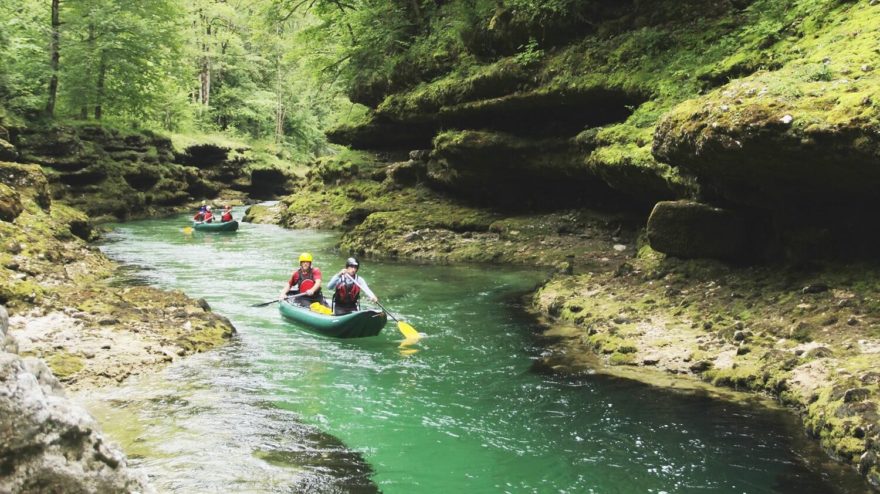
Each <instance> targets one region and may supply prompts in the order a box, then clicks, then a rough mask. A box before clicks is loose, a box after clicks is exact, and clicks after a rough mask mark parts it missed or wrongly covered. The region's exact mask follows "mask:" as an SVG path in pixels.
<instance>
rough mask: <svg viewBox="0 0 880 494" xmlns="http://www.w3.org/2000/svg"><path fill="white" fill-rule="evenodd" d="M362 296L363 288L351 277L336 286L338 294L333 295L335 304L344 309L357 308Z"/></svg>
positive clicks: (345, 278)
mask: <svg viewBox="0 0 880 494" xmlns="http://www.w3.org/2000/svg"><path fill="white" fill-rule="evenodd" d="M360 296H361V287H360V286H358V284H357V283H355V281H354V279H353V278H351V277H348V276H346V277H344V278H343V279H342V281H340V283H339V284H338V285H336V293H334V294H333V303H334V304H336V305H341V306H343V307H356V306H357V303H358V299H359V298H360Z"/></svg>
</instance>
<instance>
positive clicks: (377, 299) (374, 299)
mask: <svg viewBox="0 0 880 494" xmlns="http://www.w3.org/2000/svg"><path fill="white" fill-rule="evenodd" d="M370 300H372V301H373V303H374V304H377V303H379V297H376V296H373V297H370Z"/></svg>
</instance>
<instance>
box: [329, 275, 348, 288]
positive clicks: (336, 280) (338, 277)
mask: <svg viewBox="0 0 880 494" xmlns="http://www.w3.org/2000/svg"><path fill="white" fill-rule="evenodd" d="M343 272H344V271H340V272H338V273H336V274H334V275H333V277H332V278H330V282H329V283H327V289H328V290H335V289H336V285H338V284H339V282H340V281H342V273H343Z"/></svg>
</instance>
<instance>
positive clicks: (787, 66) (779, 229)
mask: <svg viewBox="0 0 880 494" xmlns="http://www.w3.org/2000/svg"><path fill="white" fill-rule="evenodd" d="M498 5H499V7H498V8H499V9H500V10H497V11H496V12H495V13H494V14H493V15H492V16H491V17H487V18H485V19H482V20H481V23H478V24H477V25H476V26H474V27H473V29H472V31H471V32H470V33H471V34H472V35H473V36H474V37H473V39H471V40H470V41H468V40H465V42H464V49H466V50H467V51H468V52H469V55H470V56H463V55H461V53H452V52H450V53H447V54H445V55H446V56H447V58H443V57H441V56H440V55H437V59H438V60H446V61H445V62H444V63H443V64H441V65H440V66H435V65H432V64H429V63H423V64H421V65H419V64H416V65H415V66H413V65H412V64H410V66H403V65H404V64H401V66H399V67H397V69H396V71H393V72H391V73H388V74H385V75H384V76H380V75H377V74H373V76H372V77H370V78H366V77H364V78H361V79H357V80H356V81H355V82H354V85H353V86H352V87H351V93H352V96H353V97H354V98H355V99H356V100H358V101H361V102H364V103H366V104H368V105H370V106H371V107H372V111H371V112H370V114H369V116H368V118H367V120H365V121H363V122H361V123H359V124H355V125H347V126H345V127H341V128H338V129H335V130H333V131H331V132H330V133H329V136H330V138H331V140H334V141H336V142H339V143H343V144H347V145H350V146H353V147H356V148H363V149H380V150H383V151H385V152H388V151H408V150H412V149H428V150H430V152H429V153H428V156H429V163H428V167H427V169H428V172H427V174H426V175H425V180H424V183H426V184H427V185H429V186H431V187H433V188H435V189H438V190H441V191H445V192H452V193H454V194H455V195H456V196H457V197H459V198H460V199H464V200H467V201H471V202H473V203H475V204H478V205H481V206H488V207H490V208H496V209H498V208H509V207H512V206H513V207H516V206H520V207H522V205H524V204H525V205H532V207H533V208H534V207H537V205H540V206H541V209H545V210H546V209H553V208H556V209H562V208H569V207H582V206H603V207H611V208H613V209H617V210H619V209H621V208H628V209H631V210H632V209H634V210H637V211H640V212H642V214H645V215H646V217H647V212H648V211H649V210H650V207H651V206H653V205H654V204H655V203H657V202H658V201H664V200H672V199H689V200H697V201H700V202H703V203H708V205H707V206H706V207H709V208H722V209H723V210H724V212H725V213H724V214H725V215H727V216H729V217H736V218H737V219H736V220H735V221H736V222H737V224H741V225H745V227H743V228H739V229H734V230H731V231H730V232H728V235H736V236H737V239H736V241H735V243H737V244H739V245H741V248H740V249H739V250H738V251H737V252H736V253H735V254H736V255H735V256H734V257H737V258H740V259H756V258H785V257H787V258H794V259H804V258H816V257H839V256H847V255H866V254H868V253H869V252H870V251H871V249H872V246H873V245H874V243H875V241H876V240H877V238H876V237H875V236H874V235H873V233H872V234H871V235H869V236H868V237H867V238H865V237H864V235H863V234H864V232H865V231H868V232H874V231H878V230H880V229H878V228H877V226H878V225H877V221H876V219H875V217H876V215H875V214H873V210H874V209H876V208H875V207H873V206H872V205H873V200H874V195H873V191H874V190H876V189H877V187H878V185H880V175H878V172H877V169H878V163H877V156H878V143H877V136H876V132H875V128H876V126H877V124H878V120H880V110H878V106H877V101H880V94H878V89H877V88H878V87H880V84H878V82H880V81H878V80H877V78H878V75H877V74H878V72H877V67H876V65H877V61H876V46H877V45H878V42H880V6H878V5H877V3H876V2H868V1H859V2H853V1H849V2H840V1H837V0H798V1H795V2H777V1H772V0H755V1H730V0H728V1H721V2H717V1H707V0H688V1H684V2H672V1H659V2H638V1H629V2H601V1H586V0H585V1H583V2H565V8H567V9H569V10H571V12H568V13H569V14H570V15H567V16H565V15H559V16H556V17H554V16H547V17H545V18H542V21H541V22H542V24H540V25H536V24H533V23H535V22H537V21H535V20H534V19H531V18H529V17H527V16H526V15H525V14H523V11H522V10H517V8H516V7H504V3H503V2H499V3H498ZM444 15H445V16H450V17H451V16H452V15H453V14H452V13H449V12H444V11H443V10H440V11H438V14H437V16H438V17H440V18H442V17H443V16H444ZM438 51H440V52H442V48H438ZM383 77H384V79H383ZM511 195H514V196H515V197H516V198H517V200H516V201H509V200H506V199H508V198H509V197H510V196H511ZM548 196H552V197H553V198H554V200H553V201H550V202H548V201H546V200H544V199H542V198H546V197H548ZM679 212H681V213H682V214H683V216H681V222H680V224H676V222H677V220H676V218H677V215H678V213H679ZM690 218H692V214H691V213H690V212H689V210H687V209H686V208H671V209H666V210H664V216H662V221H658V222H656V223H655V224H654V225H653V230H654V236H653V238H655V239H662V238H663V237H664V236H667V237H668V236H674V235H680V234H684V235H688V234H691V233H694V234H696V233H697V232H695V231H694V230H693V229H690V226H689V225H691V224H692V223H690V222H689V221H690ZM667 226H671V228H672V230H665V228H666V227H667ZM667 245H670V242H666V243H664V241H663V240H660V242H659V243H656V245H655V246H656V247H657V248H658V249H664V248H666V246H667ZM699 245H700V244H699V243H697V242H694V243H693V245H691V246H689V247H688V248H687V249H685V250H675V249H674V248H673V249H672V250H667V252H669V253H670V254H673V255H679V256H690V257H712V256H715V255H716V252H717V249H716V250H713V249H711V248H710V249H707V250H705V251H702V250H700V249H699ZM728 254H730V253H729V252H728V253H725V256H724V257H727V258H730V256H729V255H728Z"/></svg>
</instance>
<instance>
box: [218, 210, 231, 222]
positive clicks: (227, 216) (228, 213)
mask: <svg viewBox="0 0 880 494" xmlns="http://www.w3.org/2000/svg"><path fill="white" fill-rule="evenodd" d="M220 221H224V222H225V221H232V212H231V211H226V212H224V213H223V216H221V217H220Z"/></svg>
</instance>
